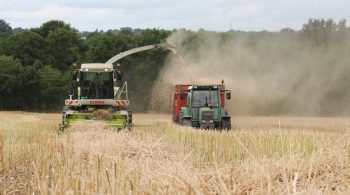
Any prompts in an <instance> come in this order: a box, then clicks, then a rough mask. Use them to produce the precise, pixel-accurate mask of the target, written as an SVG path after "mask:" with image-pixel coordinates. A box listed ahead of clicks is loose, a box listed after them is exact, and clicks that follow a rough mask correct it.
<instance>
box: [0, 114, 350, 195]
mask: <svg viewBox="0 0 350 195" xmlns="http://www.w3.org/2000/svg"><path fill="white" fill-rule="evenodd" d="M60 117H61V116H60V114H37V113H25V112H0V140H1V142H0V190H1V191H0V192H1V193H0V194H32V193H35V194H131V193H133V194H174V193H176V194H320V193H321V194H349V193H350V118H294V117H234V118H233V119H232V123H233V124H234V129H233V130H231V131H230V132H217V131H203V130H197V129H192V128H187V127H181V126H178V125H173V124H172V123H171V120H170V119H171V116H170V115H161V114H135V115H134V124H135V125H134V127H133V131H132V132H128V131H121V132H119V133H117V132H116V131H114V130H113V129H110V128H107V127H106V126H105V125H104V123H103V122H101V121H96V122H88V123H77V124H75V125H74V126H73V127H72V128H71V129H70V130H69V131H68V132H66V133H64V134H61V135H58V134H57V132H56V130H57V128H58V123H59V122H60Z"/></svg>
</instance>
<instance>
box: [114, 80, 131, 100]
mask: <svg viewBox="0 0 350 195" xmlns="http://www.w3.org/2000/svg"><path fill="white" fill-rule="evenodd" d="M115 88H117V89H116V91H117V92H116V94H114V99H115V100H129V97H128V83H127V82H126V81H123V83H122V85H121V87H120V86H117V87H115Z"/></svg>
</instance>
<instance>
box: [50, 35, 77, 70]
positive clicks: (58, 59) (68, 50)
mask: <svg viewBox="0 0 350 195" xmlns="http://www.w3.org/2000/svg"><path fill="white" fill-rule="evenodd" d="M47 41H48V43H49V45H50V51H51V54H52V56H53V61H52V64H53V67H54V68H57V69H58V70H61V71H64V70H66V69H67V67H69V66H70V65H71V64H72V63H73V62H76V61H77V59H78V56H79V47H78V45H77V35H76V33H75V32H74V31H72V30H69V29H65V28H57V29H55V30H52V31H50V32H49V34H48V36H47Z"/></svg>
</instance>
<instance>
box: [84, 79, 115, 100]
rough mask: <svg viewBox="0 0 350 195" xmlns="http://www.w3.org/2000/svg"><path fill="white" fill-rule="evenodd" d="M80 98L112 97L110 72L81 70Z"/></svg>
mask: <svg viewBox="0 0 350 195" xmlns="http://www.w3.org/2000/svg"><path fill="white" fill-rule="evenodd" d="M81 76H82V79H81V81H82V82H81V87H82V96H81V97H82V98H85V99H112V98H113V93H111V91H113V90H111V89H113V77H112V73H111V72H83V74H82V75H81Z"/></svg>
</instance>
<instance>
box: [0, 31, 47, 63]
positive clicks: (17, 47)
mask: <svg viewBox="0 0 350 195" xmlns="http://www.w3.org/2000/svg"><path fill="white" fill-rule="evenodd" d="M0 53H2V54H4V55H7V56H13V57H14V58H17V59H19V60H20V61H21V64H22V65H23V66H31V65H33V64H34V62H35V61H38V60H39V61H41V62H42V63H43V64H48V63H49V62H50V61H51V60H52V55H51V53H50V51H49V44H48V42H47V40H46V39H44V38H43V37H42V36H40V35H39V34H37V33H34V32H31V31H26V32H23V33H20V34H17V35H14V36H11V37H9V38H7V39H6V40H4V41H3V43H2V44H1V45H0Z"/></svg>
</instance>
